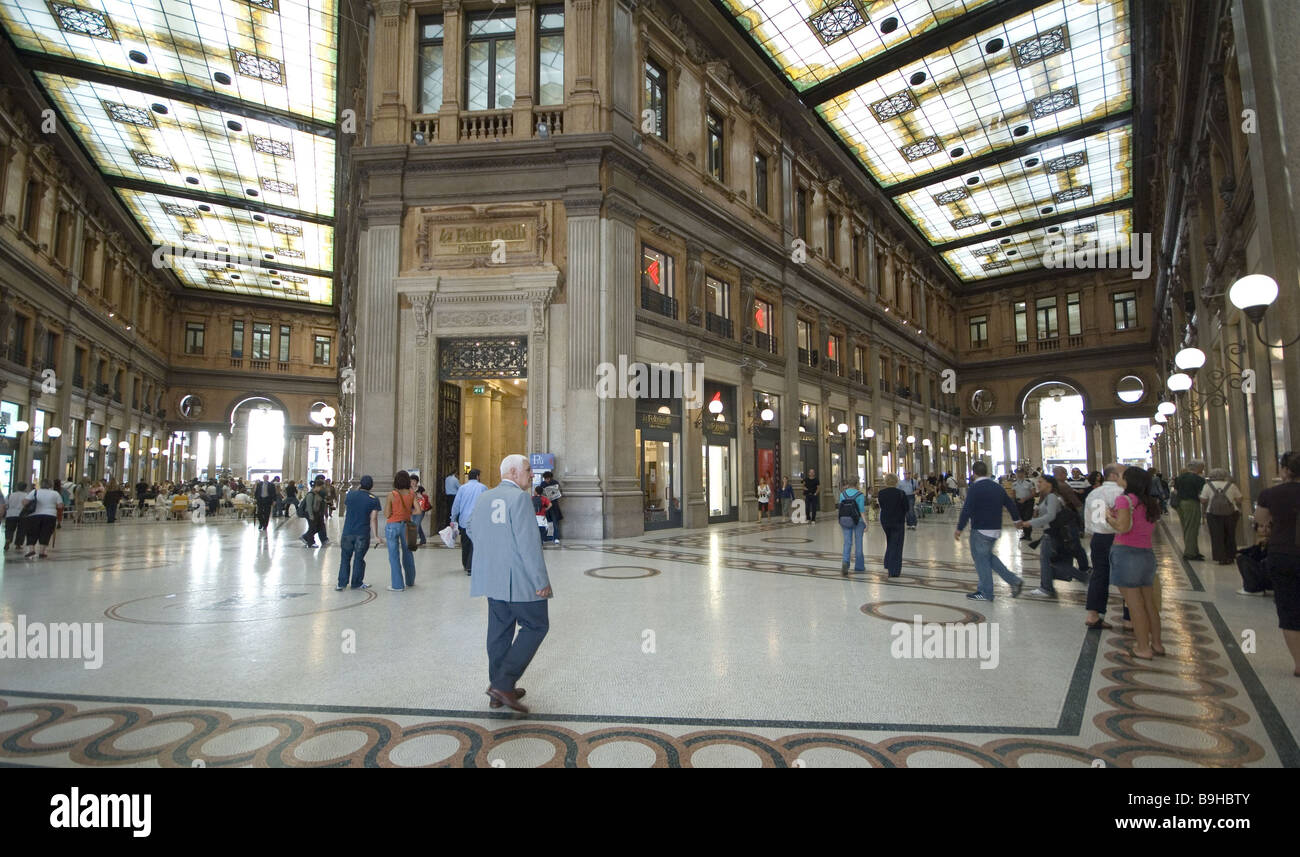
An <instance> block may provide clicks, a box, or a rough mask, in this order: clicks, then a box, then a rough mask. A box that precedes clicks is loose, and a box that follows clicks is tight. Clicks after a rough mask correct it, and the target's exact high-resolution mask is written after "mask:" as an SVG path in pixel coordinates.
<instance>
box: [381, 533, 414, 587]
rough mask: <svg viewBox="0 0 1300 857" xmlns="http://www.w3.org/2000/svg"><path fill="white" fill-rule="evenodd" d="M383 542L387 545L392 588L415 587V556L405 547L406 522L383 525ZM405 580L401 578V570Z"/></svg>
mask: <svg viewBox="0 0 1300 857" xmlns="http://www.w3.org/2000/svg"><path fill="white" fill-rule="evenodd" d="M384 541H386V542H387V543H388V565H389V568H390V570H391V572H392V584H391V585H392V587H393V588H394V589H405V588H406V587H408V586H414V585H415V554H413V553H411V549H410V548H408V547H407V546H406V522H405V521H394V522H393V523H391V524H385V525H384ZM403 567H405V569H406V578H405V580H403V578H402V569H403Z"/></svg>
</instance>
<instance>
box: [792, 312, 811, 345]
mask: <svg viewBox="0 0 1300 857" xmlns="http://www.w3.org/2000/svg"><path fill="white" fill-rule="evenodd" d="M795 328H796V331H797V333H798V335H799V347H800V348H802V349H803V350H804V351H812V350H813V344H812V324H810V323H809V322H806V321H804V320H803V319H802V318H801V319H799V320H798V321H796V322H795Z"/></svg>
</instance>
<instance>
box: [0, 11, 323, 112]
mask: <svg viewBox="0 0 1300 857" xmlns="http://www.w3.org/2000/svg"><path fill="white" fill-rule="evenodd" d="M337 17H338V8H337V4H336V2H335V0H192V2H185V0H75V2H74V0H68V2H63V0H49V1H48V2H47V0H0V20H3V22H4V25H5V29H7V30H8V31H9V35H10V36H11V37H12V38H13V40H14V42H15V44H17V46H18V48H19V49H21V50H30V51H37V52H40V53H44V54H49V55H51V56H57V57H64V58H66V59H72V60H78V61H80V62H86V63H91V64H94V65H97V66H103V67H104V68H110V69H113V70H115V71H119V72H126V73H130V74H138V75H141V76H144V77H149V78H153V79H155V80H157V81H161V82H166V83H174V84H184V85H187V86H192V87H197V88H198V89H202V90H206V91H209V92H216V93H220V94H222V95H227V96H230V97H233V98H238V99H240V100H243V101H247V102H250V103H253V104H259V105H264V106H266V107H270V108H274V109H278V110H284V111H288V112H290V113H295V114H297V115H299V116H303V117H307V118H311V119H315V120H317V121H319V122H323V123H326V124H333V123H334V122H335V121H336V120H335V116H336V105H335V90H336V75H337V69H336V65H337V62H338V33H337V27H336V22H337Z"/></svg>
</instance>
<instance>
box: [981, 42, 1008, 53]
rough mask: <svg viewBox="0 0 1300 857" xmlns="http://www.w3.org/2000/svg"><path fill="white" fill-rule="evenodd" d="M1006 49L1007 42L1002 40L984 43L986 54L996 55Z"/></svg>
mask: <svg viewBox="0 0 1300 857" xmlns="http://www.w3.org/2000/svg"><path fill="white" fill-rule="evenodd" d="M1004 47H1006V42H1004V41H1002V40H1001V39H989V40H988V41H987V42H985V43H984V53H986V54H995V53H997V52H998V51H1000V50H1002V49H1003V48H1004Z"/></svg>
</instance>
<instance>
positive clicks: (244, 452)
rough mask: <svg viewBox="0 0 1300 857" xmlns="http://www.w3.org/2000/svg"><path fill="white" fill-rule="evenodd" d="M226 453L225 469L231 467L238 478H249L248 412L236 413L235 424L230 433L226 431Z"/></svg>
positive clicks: (234, 475)
mask: <svg viewBox="0 0 1300 857" xmlns="http://www.w3.org/2000/svg"><path fill="white" fill-rule="evenodd" d="M222 436H223V437H224V438H225V441H224V449H225V454H224V455H223V456H222V457H223V458H224V461H223V462H222V468H223V469H229V470H230V475H231V476H233V477H235V478H236V479H247V478H248V412H247V411H245V412H243V413H237V414H235V425H234V428H232V429H231V431H230V434H229V435H227V434H225V433H224V432H223V433H222Z"/></svg>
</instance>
